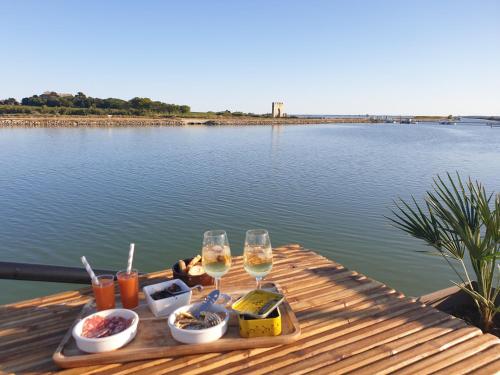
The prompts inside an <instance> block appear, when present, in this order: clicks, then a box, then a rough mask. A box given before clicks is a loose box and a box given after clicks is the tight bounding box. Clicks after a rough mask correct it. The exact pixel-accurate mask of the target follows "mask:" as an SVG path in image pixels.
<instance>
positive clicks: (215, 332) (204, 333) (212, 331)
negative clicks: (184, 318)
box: [168, 303, 229, 344]
mask: <svg viewBox="0 0 500 375" xmlns="http://www.w3.org/2000/svg"><path fill="white" fill-rule="evenodd" d="M196 305H199V304H198V303H195V304H192V305H187V306H182V307H180V308H178V309H177V310H175V311H174V312H173V313H172V314H170V316H169V318H168V326H169V327H170V332H171V333H172V336H173V338H174V339H176V340H177V341H179V342H182V343H184V344H205V343H207V342H212V341H216V340H218V339H220V338H221V337H222V336H224V334H225V333H226V332H227V326H228V321H229V312H228V311H227V310H226V309H225V308H224V307H223V306H221V305H212V306H211V307H210V308H209V311H213V312H224V313H225V314H226V318H225V319H224V320H223V321H222V323H220V324H218V325H216V326H215V327H210V328H206V329H200V330H195V329H182V328H177V327H176V326H175V324H174V322H175V316H176V315H177V314H179V313H181V312H185V311H188V310H189V309H191V308H192V307H193V306H196Z"/></svg>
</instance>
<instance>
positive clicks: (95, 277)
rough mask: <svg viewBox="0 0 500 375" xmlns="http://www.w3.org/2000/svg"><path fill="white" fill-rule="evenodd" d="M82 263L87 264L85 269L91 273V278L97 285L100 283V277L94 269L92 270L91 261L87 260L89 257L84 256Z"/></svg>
mask: <svg viewBox="0 0 500 375" xmlns="http://www.w3.org/2000/svg"><path fill="white" fill-rule="evenodd" d="M81 259H82V263H83V265H84V266H85V269H86V270H87V273H88V274H89V276H90V278H91V279H92V282H93V283H94V284H95V285H99V279H98V278H97V276H96V275H95V273H94V271H92V268H90V264H89V262H87V259H86V258H85V257H84V256H83V257H82V258H81Z"/></svg>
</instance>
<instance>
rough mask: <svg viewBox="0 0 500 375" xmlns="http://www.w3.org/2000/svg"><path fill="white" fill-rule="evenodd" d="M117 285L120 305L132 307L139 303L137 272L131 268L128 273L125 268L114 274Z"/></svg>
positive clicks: (127, 307)
mask: <svg viewBox="0 0 500 375" xmlns="http://www.w3.org/2000/svg"><path fill="white" fill-rule="evenodd" d="M116 278H117V279H118V285H119V286H120V297H121V300H122V306H123V307H124V308H126V309H133V308H135V307H137V305H139V273H138V272H137V270H136V269H132V270H131V271H130V273H128V272H127V271H126V270H123V271H119V272H118V273H117V274H116Z"/></svg>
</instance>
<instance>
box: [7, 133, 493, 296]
mask: <svg viewBox="0 0 500 375" xmlns="http://www.w3.org/2000/svg"><path fill="white" fill-rule="evenodd" d="M455 170H458V171H460V172H461V173H462V174H463V175H464V176H466V175H471V176H473V177H475V178H479V179H480V180H481V181H482V182H483V183H484V184H485V185H486V187H487V188H488V189H489V190H496V191H499V190H500V128H493V129H491V128H489V127H486V126H472V125H458V126H443V125H436V124H434V125H431V124H428V125H426V124H419V125H416V126H415V125H406V126H405V125H364V124H348V125H347V124H346V125H307V126H274V127H272V126H245V127H228V126H226V127H201V126H199V127H168V128H123V129H116V128H109V129H92V128H85V129H22V128H18V129H0V260H4V261H20V262H34V263H48V264H60V265H69V266H80V256H81V255H86V257H87V259H89V261H90V262H91V264H92V265H93V266H94V267H96V268H108V269H117V268H123V267H124V266H125V265H126V257H127V252H128V244H129V243H130V242H135V243H136V261H135V265H136V266H137V267H138V268H139V269H140V270H142V271H153V270H158V269H162V268H167V267H170V265H171V264H172V263H173V262H175V261H176V260H177V259H179V258H182V257H185V256H189V255H192V254H196V253H198V252H199V251H200V246H201V237H202V233H203V231H205V230H207V229H225V230H226V231H227V232H228V236H229V240H230V244H231V246H232V252H233V254H235V255H241V254H242V244H243V238H244V232H245V230H247V229H251V228H261V227H263V228H267V229H268V230H269V231H270V234H271V240H272V243H273V245H275V246H276V245H280V244H286V243H290V242H296V243H300V244H302V245H304V246H305V247H307V248H311V249H314V250H316V251H318V252H320V253H321V254H323V255H325V256H327V257H328V258H330V259H333V260H335V261H338V262H340V263H342V264H344V265H345V266H346V267H348V268H351V269H355V270H357V271H360V272H363V273H365V274H367V275H368V276H370V277H373V278H375V279H377V280H379V281H383V282H386V283H387V284H388V285H390V286H392V287H395V288H397V289H400V290H401V291H403V292H405V293H407V294H410V295H420V294H422V293H426V292H430V291H432V290H436V289H439V288H442V287H446V286H448V285H450V282H449V280H455V276H454V275H453V274H452V273H451V272H450V270H449V269H448V268H447V266H446V264H444V261H443V260H441V259H439V258H435V257H431V256H428V255H424V254H421V253H418V252H417V250H423V249H425V247H424V246H423V245H422V244H421V243H420V242H418V241H416V240H413V239H412V238H410V237H408V236H406V235H404V234H402V233H401V232H399V231H398V230H396V229H394V228H393V227H391V226H390V225H389V223H388V221H387V219H385V218H384V215H389V214H390V212H389V207H391V204H392V203H391V202H392V200H393V199H394V198H396V197H398V196H401V197H403V198H409V197H410V195H411V194H415V195H416V197H417V198H421V197H422V196H423V193H424V191H425V190H426V189H428V188H429V187H430V185H431V182H432V177H433V176H435V175H436V174H437V173H441V174H442V173H445V172H446V171H455ZM249 277H250V276H249ZM64 288H74V286H73V285H61V284H52V283H38V282H20V281H5V280H0V290H1V292H0V303H6V302H10V301H15V300H19V299H24V298H29V297H34V296H38V295H43V294H47V293H50V292H54V291H58V290H63V289H64Z"/></svg>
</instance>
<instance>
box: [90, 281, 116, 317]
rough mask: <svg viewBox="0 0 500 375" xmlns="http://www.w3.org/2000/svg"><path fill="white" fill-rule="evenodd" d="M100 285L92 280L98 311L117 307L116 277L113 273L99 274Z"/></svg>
mask: <svg viewBox="0 0 500 375" xmlns="http://www.w3.org/2000/svg"><path fill="white" fill-rule="evenodd" d="M97 279H98V280H99V285H96V284H94V283H93V282H92V289H93V290H94V297H95V304H96V307H97V310H98V311H101V310H107V309H114V308H115V277H114V276H113V275H100V276H97Z"/></svg>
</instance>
